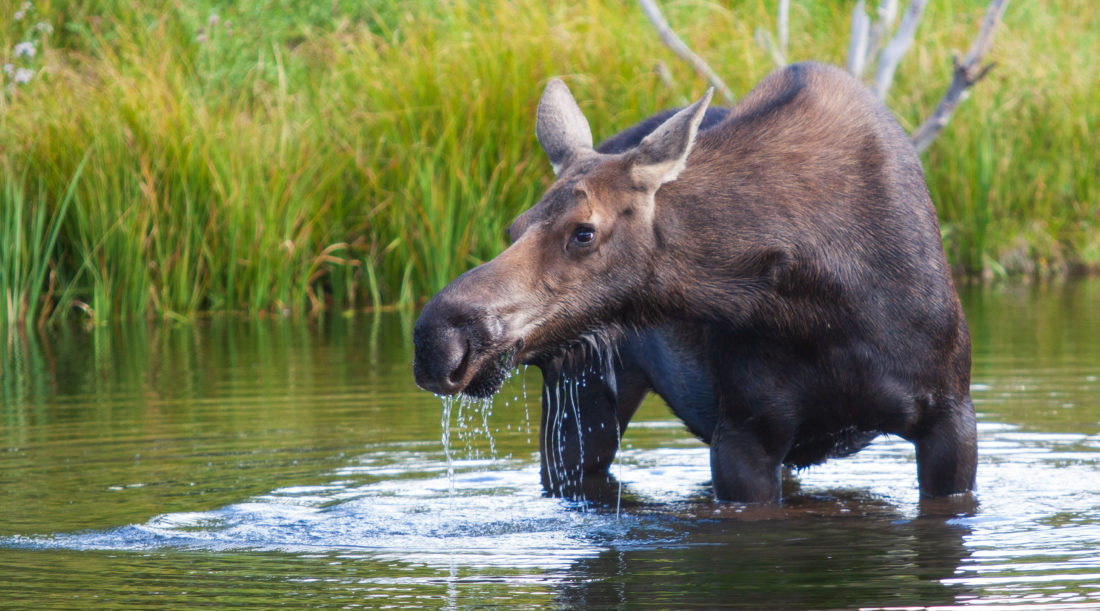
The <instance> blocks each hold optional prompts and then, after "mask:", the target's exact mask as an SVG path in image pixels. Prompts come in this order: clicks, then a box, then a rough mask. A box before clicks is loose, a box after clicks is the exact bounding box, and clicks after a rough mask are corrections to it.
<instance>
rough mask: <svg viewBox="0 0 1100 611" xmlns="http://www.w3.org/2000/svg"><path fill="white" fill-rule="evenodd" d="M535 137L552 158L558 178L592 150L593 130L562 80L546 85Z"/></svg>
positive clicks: (540, 103) (552, 81)
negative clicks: (572, 163)
mask: <svg viewBox="0 0 1100 611" xmlns="http://www.w3.org/2000/svg"><path fill="white" fill-rule="evenodd" d="M535 134H536V135H537V136H538V138H539V144H541V145H542V150H544V151H546V155H547V157H549V158H550V165H551V166H553V168H554V174H559V173H561V169H562V168H564V167H565V165H566V164H568V163H569V162H570V161H571V160H572V159H573V158H575V157H576V155H577V154H578V153H582V152H586V151H591V150H592V129H591V128H589V127H588V119H585V118H584V113H582V112H581V109H580V107H579V106H577V101H576V100H574V99H573V94H571V93H569V88H568V87H566V86H565V83H563V82H561V81H560V80H558V79H553V80H551V81H550V83H549V84H547V85H546V90H545V91H543V92H542V99H541V100H539V110H538V120H537V122H536V124H535Z"/></svg>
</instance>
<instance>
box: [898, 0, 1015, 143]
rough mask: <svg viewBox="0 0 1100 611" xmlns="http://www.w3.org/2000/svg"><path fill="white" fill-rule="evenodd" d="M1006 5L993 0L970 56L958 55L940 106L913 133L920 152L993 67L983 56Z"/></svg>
mask: <svg viewBox="0 0 1100 611" xmlns="http://www.w3.org/2000/svg"><path fill="white" fill-rule="evenodd" d="M1006 6H1008V0H992V1H991V2H990V3H989V8H988V9H987V10H986V12H985V18H984V19H982V27H981V29H980V30H979V31H978V36H977V37H976V38H975V39H974V42H972V43H970V50H968V51H967V52H966V57H964V58H963V59H962V60H961V61H960V60H959V57H958V55H957V54H956V55H955V60H954V64H955V68H954V76H952V78H951V85H949V86H948V88H947V93H945V94H944V96H943V99H942V100H940V103H939V104H938V105H937V106H936V110H935V111H933V113H932V114H931V115H930V116H929V117H928V118H927V119H925V120H924V123H921V125H920V127H918V128H917V129H916V131H914V132H913V135H912V136H910V140H912V142H913V146H914V147H916V149H917V152H922V151H924V150H925V149H926V148H928V145H929V144H931V143H932V141H933V140H935V139H936V136H938V135H939V134H940V131H942V130H943V128H944V127H946V126H947V123H948V121H950V120H951V115H952V114H953V113H954V112H955V109H956V108H958V107H959V104H962V103H963V102H964V101H965V100H966V98H968V97H969V96H970V88H971V87H973V86H974V84H975V83H977V82H978V81H980V80H982V79H983V78H985V75H986V74H989V71H990V70H992V69H993V66H994V64H986V65H985V66H982V59H984V58H985V55H986V53H988V52H989V49H990V47H992V46H993V33H994V32H995V31H996V29H997V25H998V24H999V23H1000V22H1001V16H1002V15H1004V11H1005V7H1006Z"/></svg>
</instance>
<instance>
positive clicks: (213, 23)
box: [206, 13, 221, 27]
mask: <svg viewBox="0 0 1100 611" xmlns="http://www.w3.org/2000/svg"><path fill="white" fill-rule="evenodd" d="M219 21H221V17H218V14H217V13H210V18H209V19H207V20H206V23H208V24H209V25H210V27H214V26H216V25H218V22H219Z"/></svg>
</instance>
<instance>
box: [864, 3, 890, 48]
mask: <svg viewBox="0 0 1100 611" xmlns="http://www.w3.org/2000/svg"><path fill="white" fill-rule="evenodd" d="M875 14H876V15H877V16H878V18H877V19H875V20H874V22H873V23H872V24H871V31H870V32H869V33H868V36H867V59H866V62H867V63H871V62H873V61H874V58H875V57H876V56H878V54H879V53H880V52H881V51H882V45H883V44H884V41H885V40H886V37H887V36H889V35H890V30H891V29H893V27H894V20H895V19H897V17H898V0H882V2H881V3H880V4H879V5H878V10H877V11H875Z"/></svg>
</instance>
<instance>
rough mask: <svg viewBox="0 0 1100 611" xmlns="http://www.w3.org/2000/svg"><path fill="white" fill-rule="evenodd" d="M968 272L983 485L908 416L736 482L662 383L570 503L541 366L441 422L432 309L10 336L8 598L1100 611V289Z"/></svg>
mask: <svg viewBox="0 0 1100 611" xmlns="http://www.w3.org/2000/svg"><path fill="white" fill-rule="evenodd" d="M963 293H964V295H963V297H964V305H965V307H966V311H967V315H968V317H969V320H970V324H971V330H972V334H973V339H974V374H973V383H974V385H973V396H974V403H975V405H976V406H977V409H978V411H979V418H980V425H979V432H980V437H981V442H980V456H981V462H980V466H979V472H978V485H979V493H978V495H977V499H976V501H975V502H973V503H966V502H961V501H954V502H941V503H924V504H922V503H920V502H919V499H918V496H917V484H916V467H915V463H914V453H913V449H912V447H911V446H910V445H909V444H908V443H906V442H904V441H902V440H899V439H894V438H880V439H879V440H878V441H876V442H875V443H874V444H873V445H872V446H870V447H869V448H867V449H866V450H864V451H863V452H861V453H859V454H857V455H855V456H853V457H849V458H846V459H841V460H834V461H831V462H829V463H827V464H826V465H824V466H820V467H815V468H812V469H808V470H806V471H803V472H802V473H801V474H799V476H798V481H797V482H795V481H793V480H792V481H790V482H788V483H787V486H786V488H787V490H786V500H785V501H784V503H783V504H782V505H781V506H779V507H773V508H752V507H748V508H746V507H739V506H736V505H726V504H719V503H715V502H713V501H712V500H711V497H710V490H709V482H708V480H709V478H710V471H709V466H708V464H709V462H708V453H707V449H706V448H705V446H703V445H702V444H701V443H699V442H698V441H696V440H695V439H694V438H692V437H691V436H690V435H689V434H688V433H686V432H685V431H684V429H683V426H682V425H680V424H679V423H678V422H677V421H676V420H675V419H674V418H673V417H672V416H671V414H670V412H668V410H667V409H666V408H665V407H664V406H663V405H662V404H661V403H660V402H659V401H658V400H655V399H654V400H649V401H647V403H646V404H645V405H644V406H643V408H642V410H641V412H640V413H639V416H638V418H637V419H636V421H635V422H634V423H633V424H632V425H631V427H630V429H629V430H628V431H627V434H626V436H625V439H624V442H623V446H622V452H621V454H620V456H621V458H620V460H619V462H618V463H617V464H616V465H615V466H614V467H613V469H612V473H613V474H614V476H615V478H616V481H612V482H608V484H607V486H606V490H604V492H603V494H602V496H600V497H599V498H598V499H597V500H595V501H593V502H589V503H581V502H572V501H565V500H560V499H554V498H547V497H544V496H543V495H542V493H541V488H540V486H539V477H538V456H537V449H538V430H537V427H538V417H539V407H538V399H539V391H540V388H541V382H540V378H539V375H538V372H537V370H534V369H532V370H530V371H526V372H520V373H519V375H516V376H514V377H513V379H512V380H511V381H510V382H509V384H508V385H507V386H506V387H505V390H504V392H503V393H501V394H500V395H498V396H497V397H496V398H495V400H494V401H493V403H492V405H491V406H485V405H477V404H475V405H462V404H454V405H452V406H451V409H450V410H449V411H450V413H449V416H450V420H449V422H448V424H449V426H447V427H444V426H443V424H444V420H443V415H444V413H445V410H444V409H443V406H442V404H441V402H440V400H439V399H437V398H435V397H433V396H432V395H430V394H428V393H424V392H421V391H418V390H417V389H416V388H415V386H414V385H413V382H412V375H411V365H410V363H411V360H412V352H411V346H410V345H409V344H410V342H409V339H408V338H409V337H410V336H411V324H412V318H411V316H401V315H398V314H384V315H380V316H377V317H372V316H369V315H368V316H361V317H353V318H344V317H339V316H335V317H332V318H330V319H327V320H320V321H318V320H313V321H282V320H279V321H259V322H241V321H237V320H228V319H218V320H211V321H204V322H199V323H195V324H193V325H168V326H160V325H156V326H147V325H144V324H141V325H135V326H123V327H115V328H108V329H94V330H90V331H86V330H69V331H62V332H56V333H51V334H49V335H47V336H42V337H36V336H26V337H18V336H16V337H7V338H5V343H4V345H3V346H0V355H2V360H0V366H2V369H0V400H2V405H3V407H2V411H0V418H2V419H0V607H25V608H36V609H52V608H59V609H71V608H87V607H94V608H99V609H109V608H173V609H183V608H193V607H215V608H228V607H242V606H251V607H256V608H273V607H291V608H309V607H326V608H327V607H351V608H355V607H372V608H377V607H386V606H390V607H401V608H417V607H425V608H440V607H443V608H465V607H491V606H499V607H501V608H508V609H516V608H586V607H587V608H682V607H691V606H696V607H718V606H720V607H726V608H749V609H756V608H769V609H828V608H857V607H864V608H883V607H918V608H920V607H925V606H933V607H937V608H954V607H960V608H977V609H983V608H1006V609H1007V608H1010V609H1033V608H1058V609H1086V608H1088V609H1096V608H1100V282H1097V281H1096V280H1090V281H1083V282H1075V283H1068V284H1065V285H1055V286H1030V287H994V288H988V287H987V288H966V289H964V291H963ZM445 430H447V431H449V437H448V439H447V441H448V443H447V445H446V446H445V445H444V443H443V434H444V431H445Z"/></svg>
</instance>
